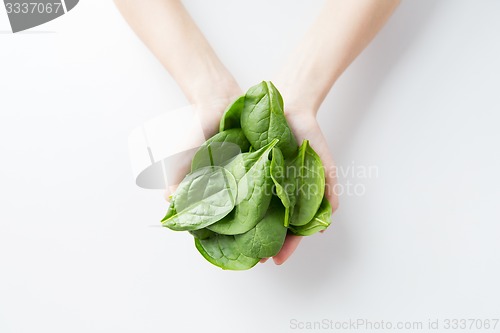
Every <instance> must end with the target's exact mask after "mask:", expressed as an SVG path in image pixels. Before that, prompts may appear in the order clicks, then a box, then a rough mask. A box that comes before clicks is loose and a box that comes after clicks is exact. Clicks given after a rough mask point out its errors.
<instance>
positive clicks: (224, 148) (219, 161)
mask: <svg viewBox="0 0 500 333" xmlns="http://www.w3.org/2000/svg"><path fill="white" fill-rule="evenodd" d="M249 148H250V143H249V142H248V140H247V138H246V137H245V134H244V133H243V131H242V130H241V129H240V128H233V129H230V130H227V131H224V132H221V133H217V134H215V135H214V136H213V137H211V138H210V139H208V140H207V141H206V142H205V143H204V144H203V145H202V146H201V147H200V148H199V149H198V150H197V151H196V153H195V155H194V157H193V161H192V162H191V171H195V170H198V169H200V168H203V167H206V166H222V165H224V164H225V163H226V162H227V161H229V160H230V159H232V158H233V157H235V156H237V155H238V154H240V153H241V152H246V151H248V149H249Z"/></svg>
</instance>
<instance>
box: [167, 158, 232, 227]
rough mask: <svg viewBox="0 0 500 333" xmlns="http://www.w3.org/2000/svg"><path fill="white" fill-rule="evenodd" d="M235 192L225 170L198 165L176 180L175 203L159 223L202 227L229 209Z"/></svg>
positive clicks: (227, 212)
mask: <svg viewBox="0 0 500 333" xmlns="http://www.w3.org/2000/svg"><path fill="white" fill-rule="evenodd" d="M236 193H237V185H236V180H235V179H234V176H233V175H232V174H231V173H230V172H229V171H227V170H226V169H224V168H223V167H218V166H213V167H205V168H201V169H199V170H197V171H195V172H193V173H190V174H189V175H187V176H186V177H185V178H184V180H183V181H182V182H181V183H180V185H179V187H178V188H177V191H176V194H175V196H174V198H173V200H174V203H175V206H174V207H173V208H172V210H171V211H170V212H167V216H165V218H163V220H162V221H161V222H162V224H163V226H165V227H168V228H170V229H172V230H196V229H201V228H204V227H206V226H208V225H210V224H212V223H215V222H217V221H218V220H220V219H221V218H223V217H224V216H226V215H227V214H229V213H230V212H231V210H233V208H234V205H235V197H236Z"/></svg>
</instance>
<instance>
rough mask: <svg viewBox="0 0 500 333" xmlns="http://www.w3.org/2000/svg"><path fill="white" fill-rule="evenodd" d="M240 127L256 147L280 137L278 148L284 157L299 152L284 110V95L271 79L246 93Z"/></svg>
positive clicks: (258, 147)
mask: <svg viewBox="0 0 500 333" xmlns="http://www.w3.org/2000/svg"><path fill="white" fill-rule="evenodd" d="M241 128H242V129H243V132H244V133H245V135H246V137H247V139H248V141H250V143H251V144H252V146H253V147H254V148H255V149H260V148H262V147H264V146H265V145H267V144H268V143H269V142H271V141H272V140H273V139H279V140H280V141H279V142H278V147H279V148H280V149H281V152H282V153H283V155H284V156H285V157H291V156H293V155H294V154H295V153H296V152H297V141H296V140H295V137H294V136H293V134H292V131H291V130H290V127H289V126H288V123H287V121H286V118H285V114H284V112H283V98H282V97H281V95H280V93H279V91H278V90H277V89H276V87H275V86H274V85H273V84H272V83H271V82H269V81H267V82H266V81H263V82H261V83H260V84H258V85H255V86H253V87H251V88H250V89H249V90H248V91H247V93H246V95H245V107H244V108H243V111H242V112H241Z"/></svg>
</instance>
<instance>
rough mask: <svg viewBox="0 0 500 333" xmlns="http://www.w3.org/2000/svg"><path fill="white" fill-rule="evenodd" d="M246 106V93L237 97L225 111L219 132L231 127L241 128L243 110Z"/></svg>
mask: <svg viewBox="0 0 500 333" xmlns="http://www.w3.org/2000/svg"><path fill="white" fill-rule="evenodd" d="M244 106H245V95H243V96H240V97H239V98H238V99H236V100H235V101H234V102H233V103H232V104H231V105H229V107H228V108H227V109H226V111H224V114H223V115H222V118H221V119H220V124H219V132H222V131H225V130H227V129H230V128H241V122H240V119H241V111H242V110H243V107H244Z"/></svg>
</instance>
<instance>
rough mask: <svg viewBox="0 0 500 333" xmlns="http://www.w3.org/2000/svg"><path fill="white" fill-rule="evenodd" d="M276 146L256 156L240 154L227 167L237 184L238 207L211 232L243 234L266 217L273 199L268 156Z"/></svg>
mask: <svg viewBox="0 0 500 333" xmlns="http://www.w3.org/2000/svg"><path fill="white" fill-rule="evenodd" d="M277 143H278V140H273V141H271V142H270V143H269V144H268V145H267V146H264V147H262V148H261V149H259V150H257V151H256V152H253V153H244V154H241V155H239V156H237V157H236V158H234V159H233V160H231V162H229V163H228V164H227V165H226V166H225V167H226V168H227V169H228V170H229V171H230V172H231V174H233V175H234V177H235V179H236V182H237V184H238V194H237V198H236V206H235V208H234V211H232V212H231V214H229V215H227V216H226V217H225V218H223V219H222V220H220V221H219V222H217V223H214V224H212V225H210V226H208V229H210V230H212V231H214V232H217V233H219V234H224V235H236V234H242V233H244V232H247V231H248V230H250V229H252V228H253V227H254V226H255V225H256V224H257V223H258V222H259V221H260V220H261V219H262V218H263V217H264V215H265V214H266V211H267V208H268V207H269V203H270V201H271V197H272V180H271V177H270V174H269V166H270V161H269V153H270V151H271V150H272V148H273V147H274V146H275V145H276V144H277Z"/></svg>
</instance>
